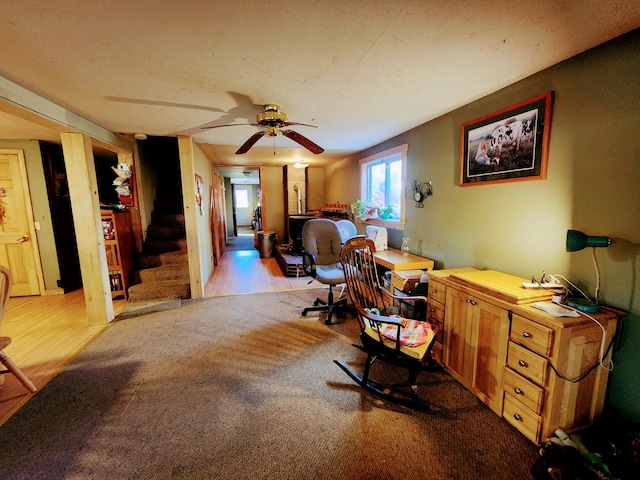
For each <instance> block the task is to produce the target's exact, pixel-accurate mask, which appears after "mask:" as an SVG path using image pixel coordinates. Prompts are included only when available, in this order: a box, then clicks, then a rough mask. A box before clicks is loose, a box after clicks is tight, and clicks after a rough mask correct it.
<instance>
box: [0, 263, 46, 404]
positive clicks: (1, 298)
mask: <svg viewBox="0 0 640 480" xmlns="http://www.w3.org/2000/svg"><path fill="white" fill-rule="evenodd" d="M11 283H12V282H11V272H9V269H8V268H7V267H5V266H3V265H0V324H1V323H2V317H4V310H5V308H6V307H7V302H8V300H9V295H10V294H11ZM10 343H11V338H10V337H0V362H1V363H2V364H3V365H4V366H5V370H0V375H4V374H6V373H12V374H13V375H15V377H16V378H17V379H18V380H20V381H21V382H22V384H23V385H24V386H25V387H26V388H27V390H29V391H30V392H31V393H35V392H37V391H38V389H37V388H36V386H35V385H34V384H33V382H32V381H31V380H29V379H28V378H27V376H26V375H25V374H24V373H23V372H22V370H20V368H18V366H17V365H16V364H15V363H13V361H12V360H11V359H10V358H9V357H8V356H7V354H6V353H4V349H5V348H7V346H8V345H9V344H10Z"/></svg>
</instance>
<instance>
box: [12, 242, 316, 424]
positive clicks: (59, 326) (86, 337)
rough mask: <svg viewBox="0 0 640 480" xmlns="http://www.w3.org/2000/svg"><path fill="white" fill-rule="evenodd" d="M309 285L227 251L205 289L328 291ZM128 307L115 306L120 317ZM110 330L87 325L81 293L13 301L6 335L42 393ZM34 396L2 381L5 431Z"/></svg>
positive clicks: (209, 292)
mask: <svg viewBox="0 0 640 480" xmlns="http://www.w3.org/2000/svg"><path fill="white" fill-rule="evenodd" d="M250 243H252V242H250ZM309 280H310V278H309V277H299V278H296V277H287V276H286V275H284V274H283V273H282V270H281V269H280V266H279V265H278V262H277V260H276V258H275V257H274V258H260V255H259V252H258V250H256V249H254V248H251V249H250V250H235V251H225V252H224V253H223V255H222V258H221V261H220V265H218V266H216V268H215V271H214V274H213V275H212V277H211V279H210V280H209V282H208V283H207V285H206V286H205V297H218V296H225V295H238V294H247V293H256V292H272V291H284V290H296V289H305V288H319V287H322V284H320V283H319V282H317V281H315V280H313V281H312V282H311V283H309ZM126 304H127V302H126V301H125V300H114V302H113V305H114V311H115V314H116V317H117V316H118V315H119V314H120V313H121V312H122V310H124V308H125V306H126ZM107 328H109V327H108V325H103V326H89V325H87V317H86V310H85V303H84V294H83V292H82V290H77V291H75V292H72V293H69V294H67V295H57V296H45V297H13V298H10V299H9V303H8V305H7V309H6V311H5V314H4V318H3V319H2V323H1V324H0V334H2V335H3V336H8V337H11V338H12V343H11V345H9V346H8V347H7V348H6V349H5V353H6V354H7V355H8V356H9V357H10V358H11V359H12V360H13V361H14V362H15V363H16V364H17V365H18V366H19V367H20V368H21V369H22V371H23V372H24V373H25V374H26V375H27V377H29V379H30V380H31V381H32V382H33V383H35V385H36V387H37V388H38V389H41V388H42V387H43V386H44V385H46V383H47V382H49V381H50V380H51V379H52V378H53V377H55V376H56V375H57V374H58V373H59V372H60V371H62V369H63V368H64V367H65V365H67V364H68V363H69V362H71V360H73V359H74V358H75V357H76V356H77V355H78V354H79V353H80V352H82V351H83V350H84V349H85V348H86V347H87V345H89V344H90V343H91V342H92V341H93V340H94V339H95V338H97V337H98V336H99V335H100V334H101V333H102V332H103V331H104V330H105V329H107ZM3 380H4V385H2V383H1V382H2V381H3ZM32 395H37V393H35V394H32V393H30V392H29V391H28V390H27V389H26V388H24V386H23V385H22V384H21V383H20V382H19V381H18V380H17V379H16V378H15V377H14V376H13V375H11V374H6V375H0V425H2V424H3V423H4V422H5V421H6V420H7V419H8V418H9V417H10V416H11V415H13V413H15V412H16V411H17V410H18V409H19V408H20V407H21V406H22V405H24V404H25V403H26V402H27V401H28V400H29V399H30V398H31V397H32Z"/></svg>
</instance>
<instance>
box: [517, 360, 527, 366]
mask: <svg viewBox="0 0 640 480" xmlns="http://www.w3.org/2000/svg"><path fill="white" fill-rule="evenodd" d="M518 365H520V366H521V367H527V366H528V365H527V362H525V361H524V360H518Z"/></svg>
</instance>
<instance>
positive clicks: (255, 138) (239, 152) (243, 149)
mask: <svg viewBox="0 0 640 480" xmlns="http://www.w3.org/2000/svg"><path fill="white" fill-rule="evenodd" d="M266 133H267V132H256V133H254V134H253V135H251V137H250V138H249V140H247V141H246V142H244V143H243V144H242V146H241V147H240V148H239V149H238V150H237V151H236V155H242V154H243V153H247V152H248V151H249V149H250V148H251V147H253V146H254V145H255V143H256V142H257V141H258V140H260V138H262V137H263V136H264V135H265V134H266Z"/></svg>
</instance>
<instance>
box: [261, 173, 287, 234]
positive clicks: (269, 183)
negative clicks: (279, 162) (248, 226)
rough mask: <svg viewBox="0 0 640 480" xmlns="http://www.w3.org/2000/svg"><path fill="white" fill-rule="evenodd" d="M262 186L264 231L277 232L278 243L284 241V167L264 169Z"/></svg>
mask: <svg viewBox="0 0 640 480" xmlns="http://www.w3.org/2000/svg"><path fill="white" fill-rule="evenodd" d="M261 178H262V184H263V185H264V189H263V190H262V203H263V213H262V229H263V230H267V231H275V232H276V234H277V235H278V240H277V242H278V243H286V242H285V240H284V220H285V205H284V203H285V202H284V176H283V169H282V167H264V168H263V169H262V172H261Z"/></svg>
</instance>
